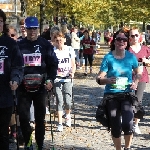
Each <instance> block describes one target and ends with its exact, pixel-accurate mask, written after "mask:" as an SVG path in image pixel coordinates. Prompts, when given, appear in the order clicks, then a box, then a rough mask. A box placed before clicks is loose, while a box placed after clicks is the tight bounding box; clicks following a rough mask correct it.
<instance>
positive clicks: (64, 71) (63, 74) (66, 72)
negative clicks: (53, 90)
mask: <svg viewBox="0 0 150 150" xmlns="http://www.w3.org/2000/svg"><path fill="white" fill-rule="evenodd" d="M58 67H59V68H58V70H57V76H59V77H66V76H68V75H69V72H70V67H64V66H61V65H59V66H58Z"/></svg>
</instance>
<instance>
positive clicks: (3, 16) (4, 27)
mask: <svg viewBox="0 0 150 150" xmlns="http://www.w3.org/2000/svg"><path fill="white" fill-rule="evenodd" d="M0 17H1V18H3V22H4V25H3V33H4V34H8V32H9V30H8V26H7V24H6V14H5V13H4V12H3V10H2V9H0Z"/></svg>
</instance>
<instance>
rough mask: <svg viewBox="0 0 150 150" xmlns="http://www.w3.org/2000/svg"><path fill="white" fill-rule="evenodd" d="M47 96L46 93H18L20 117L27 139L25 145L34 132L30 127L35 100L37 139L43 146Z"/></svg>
mask: <svg viewBox="0 0 150 150" xmlns="http://www.w3.org/2000/svg"><path fill="white" fill-rule="evenodd" d="M45 96H46V93H38V92H33V93H29V92H28V93H27V92H20V93H19V95H18V105H19V119H20V126H21V130H22V134H23V137H24V140H25V145H27V144H28V142H29V140H30V136H31V134H32V129H31V127H30V124H29V122H30V106H31V103H32V100H33V105H34V116H35V124H36V126H35V139H36V143H37V145H38V147H42V146H43V142H44V135H45V123H44V120H45V112H46V108H45V107H46V105H45Z"/></svg>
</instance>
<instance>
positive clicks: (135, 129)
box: [133, 125, 141, 134]
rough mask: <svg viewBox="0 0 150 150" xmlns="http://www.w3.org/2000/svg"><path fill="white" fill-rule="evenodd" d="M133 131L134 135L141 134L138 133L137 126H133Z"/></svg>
mask: <svg viewBox="0 0 150 150" xmlns="http://www.w3.org/2000/svg"><path fill="white" fill-rule="evenodd" d="M133 129H134V133H135V134H141V131H140V128H139V126H137V125H134V126H133Z"/></svg>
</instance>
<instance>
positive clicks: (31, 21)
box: [25, 17, 39, 28]
mask: <svg viewBox="0 0 150 150" xmlns="http://www.w3.org/2000/svg"><path fill="white" fill-rule="evenodd" d="M25 27H26V28H31V27H39V23H38V19H37V18H36V17H27V18H26V19H25Z"/></svg>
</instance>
